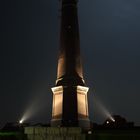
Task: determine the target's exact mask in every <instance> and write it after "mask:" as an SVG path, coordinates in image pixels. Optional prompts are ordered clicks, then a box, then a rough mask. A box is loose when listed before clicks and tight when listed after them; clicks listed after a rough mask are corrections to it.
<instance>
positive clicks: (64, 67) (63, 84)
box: [51, 0, 90, 128]
mask: <svg viewBox="0 0 140 140" xmlns="http://www.w3.org/2000/svg"><path fill="white" fill-rule="evenodd" d="M60 1H61V4H62V6H61V29H60V48H59V57H58V69H57V79H56V84H55V87H53V88H52V91H53V107H52V120H51V126H79V127H82V128H89V127H90V123H89V114H88V99H87V92H88V89H89V88H88V87H86V86H85V81H84V78H83V70H82V63H81V56H80V39H79V25H78V14H77V3H78V1H77V0H60Z"/></svg>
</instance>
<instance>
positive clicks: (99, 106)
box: [94, 97, 115, 122]
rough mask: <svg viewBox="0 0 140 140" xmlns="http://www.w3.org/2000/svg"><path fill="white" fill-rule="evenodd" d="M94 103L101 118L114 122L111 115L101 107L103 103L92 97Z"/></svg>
mask: <svg viewBox="0 0 140 140" xmlns="http://www.w3.org/2000/svg"><path fill="white" fill-rule="evenodd" d="M94 103H95V104H96V107H97V110H98V111H99V113H100V114H101V115H102V116H103V117H105V118H109V119H110V120H111V121H113V122H115V119H114V118H113V116H112V115H111V114H112V113H111V112H109V111H108V110H107V108H106V107H105V106H104V105H103V103H101V101H100V100H99V99H98V98H97V97H94Z"/></svg>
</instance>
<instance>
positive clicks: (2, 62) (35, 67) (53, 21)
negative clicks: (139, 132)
mask: <svg viewBox="0 0 140 140" xmlns="http://www.w3.org/2000/svg"><path fill="white" fill-rule="evenodd" d="M78 7H79V24H80V38H81V54H82V61H83V67H84V78H85V81H86V84H87V86H88V87H89V88H90V90H89V93H88V95H89V113H90V119H91V120H92V121H94V122H97V123H103V121H104V120H105V119H106V115H105V114H104V113H103V112H104V111H103V110H104V109H106V110H107V111H108V112H111V113H113V114H119V115H121V116H123V117H125V118H126V119H127V120H128V121H134V122H135V123H136V125H140V109H139V107H140V80H139V79H140V1H139V0H133V1H132V0H79V5H78ZM60 15H61V12H60V3H59V0H14V1H11V0H3V1H1V2H0V25H1V26H0V111H1V113H0V125H1V126H2V125H3V124H5V123H6V122H15V121H18V120H19V119H20V118H21V117H22V115H24V114H25V112H26V114H28V117H27V120H26V121H28V122H34V123H36V122H43V123H45V122H49V120H50V119H51V107H52V92H51V87H53V86H54V85H55V80H56V69H57V58H58V47H59V30H60V28H59V27H60ZM102 106H103V107H104V109H102ZM27 112H28V113H27Z"/></svg>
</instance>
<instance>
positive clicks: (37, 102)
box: [19, 97, 46, 124]
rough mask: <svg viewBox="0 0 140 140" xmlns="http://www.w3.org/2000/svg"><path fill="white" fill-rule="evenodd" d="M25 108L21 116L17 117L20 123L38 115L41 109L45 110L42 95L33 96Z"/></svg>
mask: <svg viewBox="0 0 140 140" xmlns="http://www.w3.org/2000/svg"><path fill="white" fill-rule="evenodd" d="M26 108H27V109H26V110H25V111H24V113H23V115H22V117H21V118H20V119H19V123H20V124H22V123H24V122H26V121H30V120H31V118H33V117H34V116H37V115H39V114H40V112H41V111H42V110H45V108H46V104H45V102H44V97H37V98H33V99H32V101H31V102H30V103H29V104H28V106H27V107H26Z"/></svg>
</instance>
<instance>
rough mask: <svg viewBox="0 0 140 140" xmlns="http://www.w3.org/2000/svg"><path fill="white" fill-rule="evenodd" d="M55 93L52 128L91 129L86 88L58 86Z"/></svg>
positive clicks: (54, 89) (53, 89)
mask: <svg viewBox="0 0 140 140" xmlns="http://www.w3.org/2000/svg"><path fill="white" fill-rule="evenodd" d="M52 91H53V110H52V120H51V126H53V127H56V126H57V127H58V126H63V127H65V126H66V127H81V128H83V129H89V128H90V121H89V119H88V103H87V92H88V87H84V86H70V87H66V86H57V87H54V88H52Z"/></svg>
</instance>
